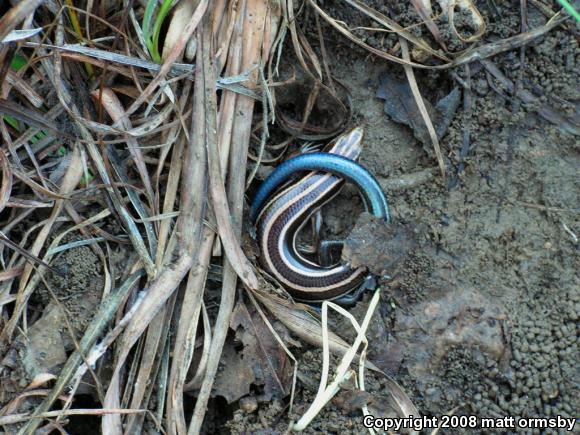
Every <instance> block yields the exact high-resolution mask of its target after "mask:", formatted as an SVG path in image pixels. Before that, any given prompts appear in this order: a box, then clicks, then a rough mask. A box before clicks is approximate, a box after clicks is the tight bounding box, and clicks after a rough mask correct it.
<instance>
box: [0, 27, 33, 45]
mask: <svg viewBox="0 0 580 435" xmlns="http://www.w3.org/2000/svg"><path fill="white" fill-rule="evenodd" d="M40 32H42V28H41V27H38V28H36V29H22V30H12V31H11V32H10V33H8V35H6V36H5V37H4V38H3V39H2V40H1V41H0V42H1V43H2V44H8V43H9V42H16V41H22V40H24V39H28V38H32V37H33V36H34V35H38V34H39V33H40Z"/></svg>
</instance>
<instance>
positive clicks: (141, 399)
mask: <svg viewBox="0 0 580 435" xmlns="http://www.w3.org/2000/svg"><path fill="white" fill-rule="evenodd" d="M174 307H175V293H174V294H173V295H172V296H171V297H170V299H169V301H168V302H167V303H166V304H165V305H164V306H163V307H162V308H161V310H159V312H158V313H157V314H156V316H155V318H154V319H153V320H152V321H151V323H150V324H149V326H148V328H147V335H146V337H145V343H144V345H143V351H142V352H141V361H140V362H139V370H138V371H137V375H136V378H135V379H136V382H135V383H134V385H127V386H126V388H128V389H129V390H131V389H132V390H133V395H132V396H131V403H130V405H129V408H133V409H139V408H147V405H148V402H149V399H150V395H151V392H152V388H153V387H154V386H155V382H153V381H152V380H154V379H155V378H156V375H157V371H158V369H159V365H160V363H161V357H162V355H163V349H164V348H165V346H166V341H167V339H168V334H169V326H170V325H171V316H172V314H173V308H174ZM142 417H143V416H139V415H132V416H129V418H128V419H127V422H126V423H125V433H127V434H131V433H140V432H141V430H142V427H141V426H142V424H143V418H142Z"/></svg>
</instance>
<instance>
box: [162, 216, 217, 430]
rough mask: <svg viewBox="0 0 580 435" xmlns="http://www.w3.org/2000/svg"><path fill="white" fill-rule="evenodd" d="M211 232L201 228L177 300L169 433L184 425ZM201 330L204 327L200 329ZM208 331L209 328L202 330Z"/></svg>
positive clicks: (167, 414)
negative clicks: (193, 259) (186, 389)
mask: <svg viewBox="0 0 580 435" xmlns="http://www.w3.org/2000/svg"><path fill="white" fill-rule="evenodd" d="M214 238H215V233H214V232H213V231H212V230H210V229H208V228H207V227H206V228H204V230H203V235H202V242H201V248H200V251H201V254H200V262H198V263H196V264H194V265H193V267H192V268H191V270H190V272H189V278H188V281H187V286H186V289H185V294H184V296H183V302H182V303H181V313H180V316H179V319H180V320H179V322H178V329H177V334H176V338H175V344H174V346H173V360H172V362H171V371H170V376H169V385H168V390H167V391H168V392H167V401H166V404H167V411H166V419H167V422H166V429H167V431H168V432H169V433H175V434H179V435H182V434H186V433H187V424H186V421H185V411H184V407H183V389H184V384H185V378H186V376H187V373H188V369H189V366H190V364H191V360H192V358H193V354H194V349H195V338H196V336H197V330H198V326H199V313H200V310H201V306H202V303H203V293H204V289H205V281H206V277H207V270H208V267H209V261H210V258H211V247H212V245H213V241H214ZM204 329H205V328H204ZM204 333H205V334H209V333H210V331H204Z"/></svg>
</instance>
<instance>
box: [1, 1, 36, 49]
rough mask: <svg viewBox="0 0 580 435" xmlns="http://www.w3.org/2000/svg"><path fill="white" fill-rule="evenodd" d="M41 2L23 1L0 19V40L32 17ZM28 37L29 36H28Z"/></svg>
mask: <svg viewBox="0 0 580 435" xmlns="http://www.w3.org/2000/svg"><path fill="white" fill-rule="evenodd" d="M42 2H43V0H23V1H21V2H19V3H18V4H17V5H16V6H14V7H13V8H11V9H9V10H8V12H6V13H5V14H4V16H3V17H2V18H0V40H4V38H5V37H6V36H8V35H10V34H11V32H12V31H13V30H14V29H15V28H16V26H18V25H19V24H20V23H21V22H22V21H24V20H25V19H26V18H28V17H30V16H32V15H33V14H34V11H35V10H36V8H37V7H38V6H40V5H41V4H42ZM29 37H30V35H29Z"/></svg>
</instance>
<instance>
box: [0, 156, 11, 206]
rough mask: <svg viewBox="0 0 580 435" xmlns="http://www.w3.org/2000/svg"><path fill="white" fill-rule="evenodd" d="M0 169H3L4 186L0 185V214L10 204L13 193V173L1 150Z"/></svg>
mask: <svg viewBox="0 0 580 435" xmlns="http://www.w3.org/2000/svg"><path fill="white" fill-rule="evenodd" d="M0 167H1V168H2V185H0V213H1V212H2V210H4V208H5V207H6V204H8V200H9V199H10V195H11V193H12V171H11V170H10V165H9V163H8V157H6V153H4V151H2V150H1V149H0Z"/></svg>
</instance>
